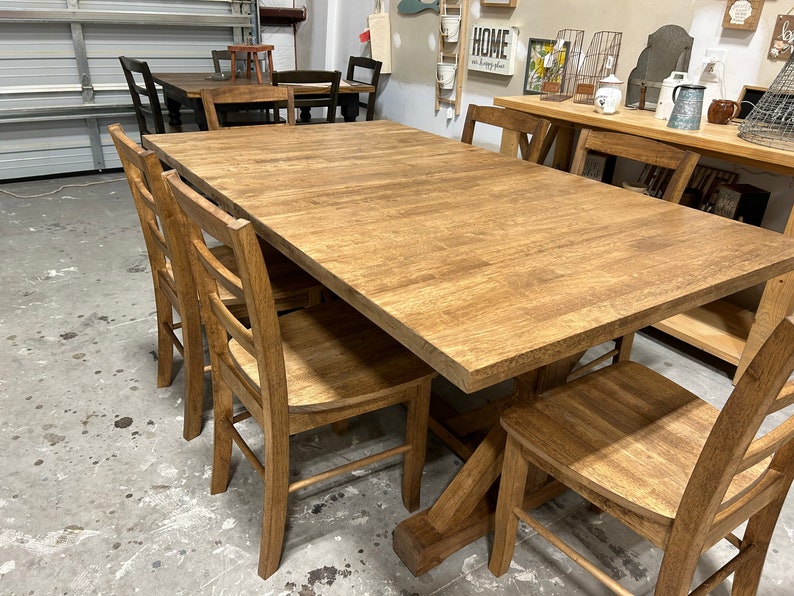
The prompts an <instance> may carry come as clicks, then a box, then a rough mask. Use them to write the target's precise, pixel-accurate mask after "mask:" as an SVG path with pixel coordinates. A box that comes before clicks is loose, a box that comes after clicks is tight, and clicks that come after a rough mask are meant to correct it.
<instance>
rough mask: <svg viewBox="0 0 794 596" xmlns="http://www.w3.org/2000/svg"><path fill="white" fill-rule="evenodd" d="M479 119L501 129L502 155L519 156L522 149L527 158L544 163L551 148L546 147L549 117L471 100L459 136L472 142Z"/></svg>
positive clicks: (469, 142)
mask: <svg viewBox="0 0 794 596" xmlns="http://www.w3.org/2000/svg"><path fill="white" fill-rule="evenodd" d="M478 122H481V123H483V124H488V125H490V126H496V127H499V128H501V129H502V141H501V146H500V149H499V152H500V153H502V154H503V155H508V156H510V157H516V156H517V155H519V152H520V155H521V158H522V159H524V160H525V161H531V162H533V163H543V161H544V160H545V158H546V153H547V152H548V148H546V149H545V151H544V146H545V140H546V136H547V135H548V134H549V130H550V129H551V122H549V121H548V120H545V119H544V118H538V117H537V116H532V115H531V114H527V113H525V112H519V111H518V110H510V109H507V108H497V107H494V106H479V105H475V104H469V108H468V110H467V111H466V120H465V121H464V123H463V133H462V134H461V137H460V140H461V142H462V143H467V144H468V145H471V144H472V142H473V140H474V128H475V126H476V125H477V123H478Z"/></svg>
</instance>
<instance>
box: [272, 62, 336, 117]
mask: <svg viewBox="0 0 794 596" xmlns="http://www.w3.org/2000/svg"><path fill="white" fill-rule="evenodd" d="M272 79H273V85H275V86H279V85H298V86H300V85H308V86H318V87H320V88H318V90H317V91H318V92H317V93H310V94H306V93H298V94H296V96H295V107H296V108H298V109H299V110H300V113H301V116H300V122H301V123H308V122H310V121H311V108H325V109H326V115H325V122H327V123H333V122H336V106H337V104H338V102H339V83H340V81H341V80H342V73H341V72H340V71H338V70H281V71H276V72H274V73H273V77H272Z"/></svg>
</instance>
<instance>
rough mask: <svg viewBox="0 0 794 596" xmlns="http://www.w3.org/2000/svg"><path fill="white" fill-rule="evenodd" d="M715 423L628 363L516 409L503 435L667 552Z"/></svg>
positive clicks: (704, 406) (712, 411)
mask: <svg viewBox="0 0 794 596" xmlns="http://www.w3.org/2000/svg"><path fill="white" fill-rule="evenodd" d="M629 379H630V383H631V386H627V383H628V380H629ZM718 415H719V410H717V409H716V408H714V407H713V406H711V405H710V404H708V403H707V402H705V401H703V400H701V399H700V398H699V397H697V396H696V395H694V394H692V393H690V392H689V391H687V390H685V389H683V388H682V387H680V386H678V385H677V384H675V383H674V382H673V381H671V380H669V379H667V378H665V377H663V376H662V375H660V374H658V373H656V372H654V371H652V370H650V369H648V368H646V367H644V366H642V365H639V364H637V363H635V362H629V361H624V362H618V363H616V364H614V365H612V366H609V367H606V368H603V369H600V370H598V371H596V372H593V373H591V374H589V375H587V376H585V377H582V378H580V379H577V380H576V381H572V382H571V383H568V384H567V385H563V386H561V387H558V388H556V389H553V390H551V391H549V392H547V393H544V394H542V395H541V396H540V398H539V399H538V400H536V401H535V402H533V403H526V404H523V403H522V404H520V405H518V406H515V407H513V408H511V409H510V410H508V411H507V412H505V413H504V414H503V415H502V426H503V427H504V428H505V430H507V432H508V433H509V434H510V435H512V436H513V437H515V438H516V439H517V440H518V441H519V442H520V443H521V445H522V447H523V448H524V454H525V456H526V457H527V458H528V459H529V460H530V461H531V462H533V463H536V465H538V466H539V467H541V468H543V469H546V470H548V471H550V472H551V473H552V475H553V476H555V478H557V479H558V480H560V482H562V483H563V484H565V485H566V486H568V487H570V488H572V489H573V490H575V491H576V492H578V493H580V494H582V495H583V496H584V497H585V498H587V499H588V500H590V501H591V502H593V503H594V504H595V505H597V506H599V507H601V508H602V509H604V510H605V511H607V513H610V509H612V508H613V507H612V506H611V505H610V504H609V502H608V501H605V500H604V499H603V498H601V497H600V495H605V496H606V497H607V498H608V499H610V500H612V501H614V502H615V503H616V504H617V506H619V507H622V508H623V509H624V511H634V512H636V513H638V515H639V517H640V518H644V519H645V520H651V521H652V522H653V523H654V524H656V525H657V528H656V529H655V530H654V531H653V532H652V534H651V535H650V536H648V538H649V539H650V540H651V541H652V542H654V543H656V544H657V546H662V545H664V543H665V542H666V538H667V535H668V532H669V529H670V527H671V526H672V521H673V518H674V517H675V515H676V512H677V511H678V506H679V503H680V502H681V497H682V495H683V493H684V489H685V488H686V485H687V482H688V481H689V478H690V476H691V474H692V470H693V469H694V467H695V464H696V463H697V457H698V455H699V454H700V453H701V451H702V448H703V445H704V444H705V442H706V439H707V437H708V435H709V432H710V431H711V429H712V427H713V425H714V421H715V420H716V418H717V416H718ZM767 464H768V461H766V460H765V461H764V462H761V463H760V464H758V465H756V466H755V467H753V468H750V469H749V470H747V471H746V472H744V473H742V474H740V475H739V476H737V477H736V479H735V480H734V482H733V483H732V484H731V487H730V488H729V490H728V492H727V494H726V499H725V502H728V501H730V500H731V499H732V498H733V497H735V496H736V495H737V494H738V493H739V492H740V491H742V490H744V489H745V488H747V487H748V486H750V485H751V484H752V483H753V482H754V481H756V480H757V479H758V478H759V475H760V474H761V472H762V471H763V470H764V469H765V468H766V466H767ZM565 468H569V469H568V470H567V471H563V470H565ZM771 473H772V472H770V474H771ZM638 478H642V479H643V482H641V483H638V482H637V479H638ZM765 480H767V481H771V480H772V478H771V477H769V478H766V479H765ZM624 521H625V520H624ZM626 523H627V525H629V526H631V523H630V522H626ZM642 527H643V529H644V530H645V532H648V530H649V528H648V526H647V525H643V526H642Z"/></svg>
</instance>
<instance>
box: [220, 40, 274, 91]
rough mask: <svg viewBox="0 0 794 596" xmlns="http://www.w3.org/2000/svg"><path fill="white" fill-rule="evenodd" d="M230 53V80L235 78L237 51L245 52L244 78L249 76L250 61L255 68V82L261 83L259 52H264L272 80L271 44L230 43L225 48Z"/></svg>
mask: <svg viewBox="0 0 794 596" xmlns="http://www.w3.org/2000/svg"><path fill="white" fill-rule="evenodd" d="M227 49H228V50H229V51H230V52H231V53H232V81H234V80H236V79H237V69H236V68H234V65H235V64H237V62H236V60H237V52H245V78H246V79H250V78H251V62H253V63H254V68H255V69H256V82H257V83H259V84H260V85H261V84H262V67H261V66H260V65H259V52H264V53H265V54H266V56H267V68H268V71H267V72H268V74H269V76H270V80H271V82H272V81H273V49H274V48H273V46H271V45H265V44H261V43H260V44H256V43H253V44H251V43H249V44H244V45H231V46H229V47H228V48H227Z"/></svg>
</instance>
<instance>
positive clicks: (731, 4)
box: [722, 0, 764, 31]
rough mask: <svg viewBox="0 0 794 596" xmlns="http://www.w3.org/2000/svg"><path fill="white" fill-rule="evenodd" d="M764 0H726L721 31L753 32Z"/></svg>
mask: <svg viewBox="0 0 794 596" xmlns="http://www.w3.org/2000/svg"><path fill="white" fill-rule="evenodd" d="M763 6H764V0H728V3H727V4H726V5H725V14H724V15H723V17H722V27H723V29H743V30H745V31H755V30H756V28H757V27H758V19H759V18H760V17H761V8H762V7H763Z"/></svg>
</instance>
